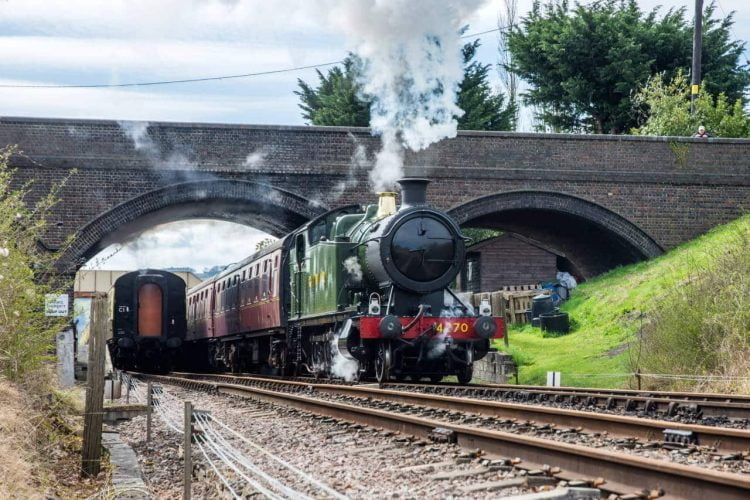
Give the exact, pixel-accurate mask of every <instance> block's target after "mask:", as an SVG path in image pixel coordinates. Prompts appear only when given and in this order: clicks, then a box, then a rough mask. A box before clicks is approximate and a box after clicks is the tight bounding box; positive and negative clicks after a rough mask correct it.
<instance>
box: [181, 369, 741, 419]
mask: <svg viewBox="0 0 750 500" xmlns="http://www.w3.org/2000/svg"><path fill="white" fill-rule="evenodd" d="M175 374H176V375H181V376H185V377H209V376H213V377H216V376H222V377H227V378H234V379H237V378H249V379H256V380H259V381H267V382H284V383H289V382H297V383H302V384H317V385H333V386H348V387H355V386H362V384H345V383H336V382H335V381H324V380H315V379H305V378H300V377H297V378H294V379H291V380H290V379H286V378H283V377H273V376H265V375H235V374H228V373H223V374H196V373H175ZM380 387H381V388H384V389H393V390H400V391H403V392H406V391H410V392H413V393H424V394H441V395H445V396H455V397H466V398H474V399H483V400H492V398H494V399H497V400H500V399H504V398H509V399H514V400H515V402H520V403H529V404H534V403H544V402H552V403H568V404H584V405H585V406H595V407H597V408H601V409H604V410H618V409H619V410H625V411H643V412H645V413H655V412H661V413H664V414H667V415H674V414H677V413H679V412H681V411H683V412H686V413H689V414H699V413H700V414H702V415H703V416H706V417H726V418H734V419H750V402H742V401H744V396H738V397H737V401H730V402H727V401H723V400H720V399H721V398H717V399H716V400H709V399H707V398H706V399H703V400H697V399H696V400H690V399H685V398H680V397H676V398H675V399H672V398H671V397H666V395H668V394H675V395H684V394H689V393H659V392H648V391H640V392H639V391H627V390H611V391H610V390H609V389H595V390H594V391H595V392H585V391H586V389H583V388H581V389H575V390H572V391H568V390H563V389H568V388H556V387H541V386H514V385H489V384H484V385H479V384H469V385H458V384H439V385H434V384H433V385H429V384H403V383H395V382H388V383H386V384H382V385H381V386H380ZM519 387H520V388H522V389H517V388H519ZM596 391H598V392H596ZM636 393H637V394H639V395H636ZM703 396H704V395H703V394H701V397H703ZM719 396H721V397H722V398H723V397H724V396H728V395H726V394H723V395H719ZM519 399H520V401H518V400H519ZM748 399H749V400H750V397H749V398H748Z"/></svg>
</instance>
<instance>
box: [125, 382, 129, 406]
mask: <svg viewBox="0 0 750 500" xmlns="http://www.w3.org/2000/svg"><path fill="white" fill-rule="evenodd" d="M125 404H130V377H128V382H127V387H126V388H125Z"/></svg>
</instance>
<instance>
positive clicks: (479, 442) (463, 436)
mask: <svg viewBox="0 0 750 500" xmlns="http://www.w3.org/2000/svg"><path fill="white" fill-rule="evenodd" d="M150 377H153V379H154V380H157V381H159V380H160V381H162V382H167V383H175V384H179V385H183V386H185V387H189V388H193V389H201V390H208V391H212V392H218V393H222V394H229V395H234V396H241V397H249V398H252V399H256V400H260V401H265V402H270V403H274V404H281V405H284V406H289V407H293V408H297V409H299V410H303V411H309V412H313V413H317V414H321V415H327V416H329V417H334V418H341V419H345V420H348V421H354V422H357V423H360V424H366V425H371V426H376V427H384V428H388V429H390V430H394V431H398V432H404V433H408V434H413V435H415V436H419V437H421V438H430V437H432V438H435V439H450V440H452V441H454V442H456V443H457V444H458V445H460V446H462V447H464V448H469V449H473V448H481V449H482V450H484V451H485V452H487V453H491V454H497V455H500V456H505V457H519V458H520V459H521V460H523V462H524V466H525V467H530V468H546V469H545V470H549V469H550V468H549V466H548V465H547V464H552V465H554V466H556V467H557V468H559V472H556V473H555V474H554V476H555V477H556V478H559V479H564V480H570V481H573V480H580V479H581V478H589V479H593V478H606V483H604V484H603V485H601V486H600V488H602V489H604V490H605V491H607V492H611V493H615V494H618V495H632V494H636V495H641V496H644V491H646V492H647V493H646V494H645V495H646V496H648V495H649V494H652V495H653V494H654V492H657V491H663V492H664V494H665V496H666V497H667V498H706V497H708V496H709V495H713V496H717V495H718V496H719V497H721V498H747V497H748V496H750V477H747V476H743V475H741V474H735V473H728V472H723V471H715V470H711V469H708V468H702V467H696V466H688V465H683V464H678V463H672V462H669V461H665V460H656V459H652V458H645V457H642V456H637V455H633V454H628V453H622V452H615V451H610V450H604V449H596V448H591V447H587V446H581V445H577V444H570V443H566V442H561V441H556V440H552V439H541V438H539V437H534V436H528V435H521V434H518V433H510V432H504V431H499V430H496V429H492V428H486V427H482V426H477V425H466V424H465V423H463V422H462V421H460V420H459V421H456V420H450V419H448V418H445V415H446V413H445V411H447V410H443V411H444V413H440V412H439V411H436V410H435V408H434V407H433V406H430V407H431V408H433V410H432V411H420V410H419V407H418V406H416V405H419V406H420V407H422V408H424V407H425V406H429V405H435V406H437V405H439V404H443V405H447V406H450V405H465V406H461V407H460V409H457V408H456V407H455V406H454V407H452V409H451V410H449V411H448V412H453V413H454V414H455V413H462V412H465V413H468V412H471V413H480V412H478V411H477V410H478V409H482V410H483V411H488V410H487V408H490V407H492V408H493V409H492V411H497V409H498V407H497V406H493V405H486V403H491V402H485V401H476V400H466V399H465V398H463V399H462V398H455V397H449V396H442V395H427V394H419V393H408V392H407V393H404V392H399V391H393V390H389V389H380V388H377V387H367V386H362V385H359V386H346V385H335V384H312V383H310V382H299V381H292V382H285V381H280V380H275V379H267V378H257V377H256V378H253V377H235V376H227V375H218V376H210V377H212V378H211V379H209V380H206V378H207V377H209V376H205V375H200V376H193V378H189V377H185V376H182V377H169V376H150ZM253 379H255V380H253ZM335 398H343V399H339V400H335ZM388 398H391V399H390V400H389V399H388ZM399 398H402V399H401V402H398V401H396V400H397V399H399ZM404 398H413V399H404ZM404 401H407V402H404ZM416 401H419V403H416ZM363 402H367V403H363ZM374 403H377V404H374ZM383 403H385V406H383ZM480 403H481V404H480ZM394 404H396V405H397V404H408V405H412V406H413V407H412V408H411V409H409V411H403V412H402V411H400V409H399V408H397V407H394V406H389V405H394ZM498 404H499V403H497V402H495V405H498ZM379 405H380V406H379ZM506 406H507V405H506ZM515 406H521V405H515ZM515 410H519V411H520V410H522V409H520V408H516V409H515ZM504 411H514V410H511V409H508V408H505V409H504ZM555 415H556V414H555V413H549V414H548V418H551V417H554V416H555ZM606 417H613V416H611V415H607V416H606ZM492 418H494V419H497V418H498V417H497V414H494V415H493V416H492ZM514 418H516V417H514ZM565 418H573V417H572V416H571V414H567V415H566V417H565ZM622 418H623V417H620V419H622ZM634 420H640V421H641V423H640V425H641V427H640V429H641V430H640V431H637V432H647V433H648V432H652V433H657V432H656V427H649V426H648V425H646V426H645V427H644V426H643V422H644V419H634ZM605 421H606V422H608V424H601V425H610V424H611V425H612V426H613V428H614V427H616V426H617V425H626V423H625V421H624V420H619V421H618V419H615V420H611V419H605ZM591 422H594V420H590V423H589V425H594V424H592V423H591ZM548 425H550V424H548ZM634 425H635V424H634ZM658 425H659V426H661V428H662V430H663V427H664V423H663V422H661V423H659V424H658ZM631 429H634V428H631ZM644 429H645V430H644ZM649 429H650V430H649ZM683 430H684V429H683ZM694 430H695V429H694ZM699 430H700V431H701V432H708V431H709V430H707V429H699ZM710 430H712V431H714V433H715V434H713V435H714V436H715V437H717V438H719V436H720V433H722V432H724V431H734V432H733V433H732V432H730V433H729V434H730V435H733V436H734V437H733V438H732V439H733V440H734V441H732V442H733V443H734V444H732V445H731V446H738V447H742V446H746V444H747V439H748V438H747V434H748V433H747V431H736V430H733V429H716V428H710ZM622 432H629V431H627V429H626V428H625V427H623V428H622ZM742 443H744V444H742ZM555 470H557V469H555ZM644 488H645V490H644ZM648 492H650V493H648Z"/></svg>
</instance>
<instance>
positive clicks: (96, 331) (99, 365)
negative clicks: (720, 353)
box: [81, 293, 107, 477]
mask: <svg viewBox="0 0 750 500" xmlns="http://www.w3.org/2000/svg"><path fill="white" fill-rule="evenodd" d="M104 297H105V295H104V294H101V293H98V294H96V295H95V296H94V300H93V301H92V302H93V303H92V307H91V327H90V335H89V364H88V374H87V379H88V380H87V382H86V383H87V388H86V406H85V410H84V419H83V446H82V449H81V475H83V476H88V477H93V476H96V475H97V474H99V469H100V467H101V457H102V420H103V417H104V343H105V339H106V330H107V301H106V300H105V299H104Z"/></svg>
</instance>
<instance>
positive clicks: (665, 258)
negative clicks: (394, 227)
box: [496, 215, 750, 387]
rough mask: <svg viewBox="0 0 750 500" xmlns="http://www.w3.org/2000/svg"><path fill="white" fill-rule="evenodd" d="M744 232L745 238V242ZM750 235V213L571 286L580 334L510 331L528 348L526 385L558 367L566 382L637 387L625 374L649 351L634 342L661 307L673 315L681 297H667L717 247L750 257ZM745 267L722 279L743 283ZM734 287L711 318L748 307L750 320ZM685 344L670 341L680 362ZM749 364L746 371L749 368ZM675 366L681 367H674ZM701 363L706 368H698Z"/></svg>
mask: <svg viewBox="0 0 750 500" xmlns="http://www.w3.org/2000/svg"><path fill="white" fill-rule="evenodd" d="M738 234H744V235H746V236H745V237H743V238H744V239H743V238H739V237H738ZM748 237H750V215H746V216H744V217H741V218H740V219H738V220H736V221H734V222H731V223H729V224H726V225H724V226H719V227H717V228H714V229H713V230H711V231H710V232H709V233H707V234H704V235H703V236H700V237H698V238H696V239H695V240H692V241H689V242H687V243H684V244H683V245H680V246H679V247H677V248H675V249H674V250H671V251H670V252H668V253H666V254H664V255H662V256H660V257H658V258H655V259H651V260H649V261H644V262H639V263H637V264H632V265H629V266H626V267H620V268H617V269H615V270H612V271H610V272H608V273H606V274H604V275H601V276H599V277H597V278H595V279H592V280H590V281H588V282H586V283H583V284H582V285H580V286H579V287H577V288H576V289H574V290H573V293H572V295H571V299H570V300H569V301H568V302H567V303H565V304H564V306H563V308H562V309H563V310H565V311H567V312H568V313H569V314H570V317H571V319H572V320H574V321H575V322H576V328H575V331H573V332H571V333H570V334H569V335H565V336H563V337H556V338H543V336H542V332H541V331H540V330H539V329H538V328H532V327H530V326H523V327H516V326H512V327H511V328H510V332H509V340H510V345H511V348H512V352H511V353H512V354H513V353H523V362H524V366H522V367H521V369H520V370H519V378H520V382H521V383H544V381H545V377H546V375H545V374H546V372H547V371H553V370H554V371H560V372H562V380H563V384H565V385H575V386H602V387H623V386H628V385H630V386H634V385H635V381H634V379H633V378H632V377H630V376H629V375H627V374H628V373H630V372H631V371H634V370H635V368H636V367H642V368H641V369H642V371H645V368H646V366H650V365H647V364H646V362H645V359H644V358H643V352H645V351H646V350H647V349H640V350H639V349H631V348H630V346H631V345H632V344H633V343H635V342H637V339H638V337H639V335H640V334H641V333H642V332H649V331H652V330H651V329H652V328H654V327H653V325H655V324H657V323H658V321H659V317H660V313H659V310H663V311H667V312H668V309H669V308H671V307H674V305H675V304H676V302H674V301H668V300H665V298H667V297H670V294H672V293H676V292H675V290H678V289H682V288H684V286H685V283H688V282H689V281H690V280H691V277H693V276H695V270H696V269H709V268H711V267H710V264H711V262H713V261H714V260H715V258H716V256H717V251H716V250H715V249H721V251H722V252H725V253H726V254H727V255H735V253H736V256H737V258H740V256H741V255H742V256H744V258H745V259H747V258H748V253H747V249H746V247H747V241H748V240H747V238H748ZM743 241H744V243H743ZM743 245H744V248H743ZM746 269H747V261H746V263H745V265H743V266H738V267H737V273H745V275H743V276H744V277H741V276H740V274H735V273H732V274H731V276H733V277H730V276H728V275H727V276H726V277H724V279H726V281H725V283H726V284H727V286H730V285H729V284H731V283H740V278H742V279H744V280H745V281H744V283H746V282H747V281H746V277H747V276H746V273H747V271H745V270H746ZM716 274H718V273H716ZM717 278H718V277H717ZM731 286H732V288H731V292H728V294H726V295H721V300H722V301H724V302H723V303H722V304H717V307H723V308H725V309H726V313H725V315H724V316H720V317H719V316H714V315H713V314H714V312H715V311H718V310H720V309H712V310H708V311H706V318H705V320H706V321H707V322H712V321H714V320H718V319H719V318H722V319H723V318H726V315H728V314H731V312H732V311H735V312H736V311H737V307H742V308H745V309H744V312H742V313H741V315H740V317H738V318H737V319H738V320H741V319H742V318H745V319H744V320H745V321H747V309H746V308H747V305H748V304H747V294H745V295H744V296H742V297H739V296H736V295H735V294H734V292H735V291H739V290H740V289H739V288H738V285H731ZM742 286H745V285H742ZM712 296H713V295H712ZM685 304H686V305H687V302H685ZM698 307H703V304H698ZM689 317H691V316H686V318H689ZM733 324H735V325H740V323H733ZM745 324H746V323H745ZM676 326H677V325H676ZM654 331H655V330H654ZM675 331H676V329H675ZM745 332H746V333H747V329H746V328H745ZM681 345H682V343H681V341H678V342H676V343H674V344H673V345H672V346H671V347H672V349H674V351H673V352H674V355H675V357H676V359H680V358H679V356H678V355H677V351H679V350H680V349H681ZM496 347H498V348H499V349H503V348H504V347H503V343H502V341H501V342H498V343H496ZM639 352H640V353H641V357H640V358H639ZM742 353H743V354H744V355H747V354H750V351H748V350H747V349H746V350H745V351H743V352H742ZM737 356H738V357H739V356H740V354H738V355H737ZM722 359H723V360H725V361H726V362H727V363H728V362H730V361H731V360H730V359H729V358H728V357H723V358H722ZM744 366H745V369H746V367H747V366H748V365H747V364H746V365H744ZM670 368H671V369H675V370H676V369H677V367H676V366H671V367H670ZM696 368H699V369H701V367H700V365H697V366H696ZM649 369H650V368H649ZM686 370H687V368H686ZM683 373H684V372H683ZM702 373H705V372H702ZM745 375H746V376H747V375H750V374H747V373H746V374H745Z"/></svg>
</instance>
